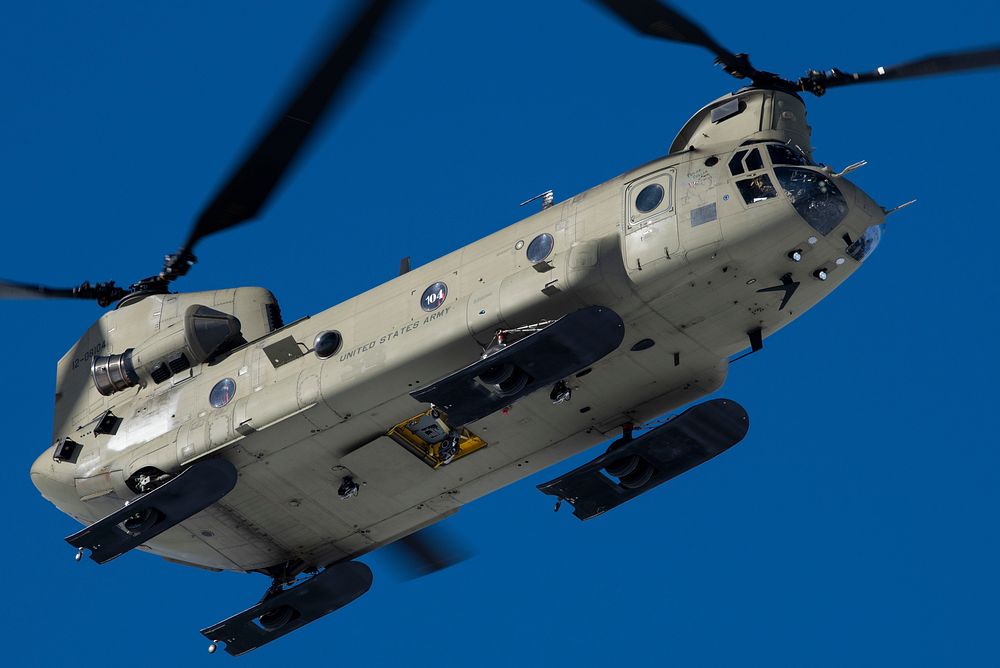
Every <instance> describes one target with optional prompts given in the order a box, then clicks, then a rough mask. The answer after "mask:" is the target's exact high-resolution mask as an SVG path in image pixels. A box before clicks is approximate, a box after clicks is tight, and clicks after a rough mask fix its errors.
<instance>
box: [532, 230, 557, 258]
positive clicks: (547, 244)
mask: <svg viewBox="0 0 1000 668" xmlns="http://www.w3.org/2000/svg"><path fill="white" fill-rule="evenodd" d="M555 243H556V242H555V239H553V238H552V235H551V234H549V233H548V232H546V233H545V234H539V235H538V236H537V237H535V238H534V239H532V240H531V243H530V244H528V260H529V261H531V262H541V261H542V260H544V259H545V258H547V257H548V256H549V255H550V254H551V253H552V247H553V246H554V245H555Z"/></svg>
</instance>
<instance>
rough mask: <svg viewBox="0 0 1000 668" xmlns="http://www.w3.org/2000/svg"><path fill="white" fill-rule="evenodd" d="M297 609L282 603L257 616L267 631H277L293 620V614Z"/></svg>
mask: <svg viewBox="0 0 1000 668" xmlns="http://www.w3.org/2000/svg"><path fill="white" fill-rule="evenodd" d="M294 614H295V611H294V610H292V608H291V607H290V606H287V605H281V606H278V607H277V608H275V609H274V610H268V611H267V612H265V613H264V614H263V615H261V616H260V617H258V618H257V621H258V622H260V625H261V626H263V627H264V630H265V631H277V630H278V629H280V628H281V627H282V626H284V625H285V624H287V623H288V622H290V621H292V616H293V615H294Z"/></svg>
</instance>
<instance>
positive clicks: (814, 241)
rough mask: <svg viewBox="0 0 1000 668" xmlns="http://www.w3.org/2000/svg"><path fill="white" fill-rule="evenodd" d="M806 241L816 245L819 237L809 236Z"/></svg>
mask: <svg viewBox="0 0 1000 668" xmlns="http://www.w3.org/2000/svg"><path fill="white" fill-rule="evenodd" d="M806 241H808V242H809V245H810V246H815V245H816V242H817V241H819V239H817V238H816V237H809V238H808V239H807V240H806Z"/></svg>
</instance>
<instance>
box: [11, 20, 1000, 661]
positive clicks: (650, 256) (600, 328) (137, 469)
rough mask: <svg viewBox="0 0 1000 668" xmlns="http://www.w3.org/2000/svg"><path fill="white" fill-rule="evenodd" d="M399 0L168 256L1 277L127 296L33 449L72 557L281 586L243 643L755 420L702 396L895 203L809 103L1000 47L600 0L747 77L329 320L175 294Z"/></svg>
mask: <svg viewBox="0 0 1000 668" xmlns="http://www.w3.org/2000/svg"><path fill="white" fill-rule="evenodd" d="M400 4H402V3H400V2H395V1H391V0H373V1H370V2H367V3H365V4H364V6H363V8H362V10H361V11H360V12H359V13H358V14H357V16H356V17H354V19H353V20H352V21H351V22H350V24H349V25H348V26H347V28H346V29H345V30H344V31H343V35H342V36H341V37H339V38H338V39H335V40H333V41H332V42H331V44H330V47H329V50H328V51H327V53H326V54H325V57H324V58H322V59H321V60H320V61H319V63H318V65H317V67H316V69H315V70H314V71H313V72H312V73H311V76H310V77H308V80H307V83H306V84H305V85H304V87H303V88H302V89H301V90H299V91H298V92H297V94H296V95H295V96H293V99H292V100H291V101H290V102H289V103H288V104H287V105H286V106H285V107H284V110H283V112H282V113H281V114H280V116H279V118H278V120H277V121H276V122H275V123H274V124H273V125H272V126H271V127H270V128H269V129H268V131H267V132H265V133H264V135H263V137H261V138H260V140H259V141H258V142H257V143H256V144H255V145H253V147H252V148H251V150H250V152H249V154H248V156H247V158H246V160H245V161H244V162H243V163H242V164H241V165H239V167H238V168H237V169H236V170H235V172H234V173H233V174H232V176H231V177H230V179H229V180H228V181H227V182H226V183H225V184H224V186H223V187H222V188H221V189H220V190H219V192H218V193H217V195H216V196H215V197H214V198H213V199H212V200H211V201H210V202H209V204H208V205H207V206H206V207H205V208H204V209H203V211H202V212H201V214H200V215H199V216H198V218H197V220H196V222H195V224H194V226H193V227H192V229H191V231H190V232H189V234H188V236H187V238H186V240H185V242H184V244H183V245H182V246H181V248H180V249H179V250H178V251H177V252H175V253H172V254H171V255H168V256H167V257H166V259H165V262H164V265H163V267H162V269H161V270H160V272H159V273H157V274H155V275H152V276H149V277H147V278H143V279H140V280H138V281H136V282H134V283H132V284H131V285H130V286H129V287H127V288H126V287H122V286H118V285H116V284H115V283H114V282H110V281H109V282H101V283H94V284H91V283H82V284H81V285H79V286H77V287H75V288H67V289H57V288H49V287H45V286H40V285H29V284H24V283H15V282H9V281H8V282H4V283H2V284H0V296H2V297H4V298H75V299H87V300H93V301H96V302H97V303H98V304H99V305H101V306H102V307H113V308H110V310H108V311H107V312H105V313H104V315H102V316H101V317H100V318H99V319H98V321H97V322H96V323H94V324H93V325H92V326H91V327H90V329H88V330H87V331H86V332H85V333H84V334H83V336H82V337H81V338H80V339H79V341H78V343H77V344H76V345H74V346H73V347H72V348H71V349H70V350H69V351H67V353H66V354H65V355H64V356H63V357H62V359H61V360H60V361H59V364H58V366H57V380H56V402H55V409H54V429H53V435H52V444H51V446H50V447H49V448H48V449H46V450H45V451H44V452H43V453H42V454H41V455H40V456H39V457H38V459H37V460H36V461H35V463H34V465H33V466H32V467H31V478H32V481H33V482H34V484H35V485H36V487H38V489H39V491H40V492H41V493H42V495H43V496H44V497H45V498H46V499H48V500H49V501H50V502H52V503H53V504H54V505H56V506H57V507H58V508H59V509H60V510H62V511H63V512H64V513H66V514H68V515H70V516H72V517H74V518H75V519H77V520H78V521H79V522H81V523H82V524H83V525H84V528H83V529H81V530H80V531H78V532H76V533H74V534H73V535H71V536H69V537H67V539H66V540H67V541H68V542H69V543H70V544H71V545H72V546H73V547H75V548H77V550H78V553H77V556H78V558H80V557H82V556H89V558H90V559H92V560H93V561H95V562H97V563H101V564H103V563H106V562H108V561H111V560H113V559H114V558H115V557H117V556H120V555H122V554H124V553H126V552H128V551H130V550H132V549H142V550H145V551H147V552H150V553H152V554H156V555H159V556H162V557H164V558H165V559H168V560H169V561H172V562H175V563H181V564H187V565H192V566H198V567H203V568H209V569H216V570H229V571H239V572H256V573H261V574H264V575H266V576H268V577H269V578H270V579H271V585H270V587H268V588H267V590H266V592H265V593H264V596H263V598H262V599H261V600H260V602H258V603H257V604H255V605H253V606H251V607H250V608H248V609H246V610H244V611H242V612H239V613H236V614H234V615H233V616H231V617H229V618H227V619H225V620H223V621H221V622H219V623H217V624H213V625H211V626H208V627H206V628H204V629H202V634H203V635H204V636H205V637H206V638H207V639H208V640H209V641H210V643H211V644H210V650H211V651H215V648H216V647H217V646H218V644H219V643H224V649H225V650H226V651H227V652H228V653H230V654H233V655H239V654H243V653H245V652H247V651H250V650H252V649H255V648H257V647H260V646H262V645H264V644H266V643H269V642H271V641H272V640H275V639H277V638H280V637H282V636H284V635H286V634H288V633H290V632H292V631H294V630H296V629H298V628H300V627H302V626H304V625H305V624H308V623H309V622H312V621H314V620H316V619H318V618H319V617H322V616H324V615H326V614H328V613H330V612H332V611H334V610H336V609H339V608H340V607H343V606H344V605H347V604H348V603H350V602H351V601H353V600H355V599H356V598H358V597H359V596H361V595H362V594H364V593H365V592H366V591H367V590H368V589H369V587H370V586H371V583H372V572H371V570H370V569H369V568H368V566H366V565H365V564H363V563H362V562H360V561H356V558H357V557H360V556H362V555H364V554H366V553H368V552H371V551H373V550H376V549H379V548H381V547H383V546H386V545H390V544H394V543H399V544H401V545H404V546H406V547H407V549H409V551H410V552H411V554H412V555H414V558H415V559H420V560H423V561H424V562H425V563H426V570H433V569H435V568H441V567H444V566H447V565H448V560H447V559H446V558H444V557H442V556H441V555H439V554H437V553H436V550H435V549H434V545H432V544H430V543H429V542H428V541H427V540H426V539H425V538H424V537H423V536H424V534H422V533H421V532H422V530H423V529H425V528H427V527H429V526H431V525H433V524H435V523H436V522H438V521H440V520H442V519H444V518H445V517H448V516H449V515H451V514H453V513H455V512H456V511H457V510H458V509H459V508H460V507H461V506H462V505H464V504H466V503H469V502H470V501H473V500H475V499H476V498H479V497H481V496H484V495H486V494H489V493H491V492H493V491H495V490H497V489H499V488H501V487H503V486H506V485H508V484H510V483H512V482H515V481H517V480H520V479H522V478H524V477H526V476H528V475H530V474H532V473H535V472H537V471H539V470H541V469H543V468H546V467H549V466H552V465H555V464H558V463H559V462H561V461H563V460H565V459H567V458H568V457H570V456H572V455H575V454H578V453H580V452H583V451H584V450H586V449H588V448H591V447H593V446H595V445H598V444H600V443H602V442H606V441H608V440H611V441H612V442H611V444H610V445H609V446H608V447H607V450H606V451H605V452H603V453H602V454H600V455H599V456H597V457H596V458H594V459H593V460H592V461H590V462H588V463H586V464H584V465H582V466H579V467H577V468H575V469H573V470H570V471H568V472H563V473H561V474H560V475H558V476H556V477H554V478H553V479H552V480H550V481H549V482H546V483H544V484H542V485H539V489H540V491H541V492H542V493H544V494H547V495H550V496H552V497H553V501H554V502H556V503H564V504H567V505H568V506H571V507H572V510H573V514H574V515H576V516H577V517H578V518H580V519H581V520H586V519H589V518H592V517H595V516H597V515H600V514H603V513H605V512H608V511H610V510H612V509H614V508H615V507H617V506H619V505H621V504H623V503H625V502H627V501H629V500H631V499H633V498H635V497H636V496H638V495H640V494H644V493H646V492H648V491H650V490H651V489H653V488H655V487H656V486H658V485H660V484H662V483H664V482H666V481H668V480H670V479H671V478H673V477H675V476H677V475H679V474H681V473H683V472H685V471H687V470H690V469H691V468H693V467H695V466H697V465H699V464H701V463H703V462H705V461H707V460H708V459H710V458H712V457H714V456H716V455H718V454H720V453H722V452H723V451H725V450H726V449H728V448H730V447H732V446H733V445H735V444H736V443H738V442H739V441H740V440H741V439H742V438H743V437H744V435H745V434H746V433H747V430H748V428H749V419H748V416H747V414H746V412H745V411H744V410H743V408H742V407H741V406H740V405H739V404H738V403H736V402H735V401H732V400H728V399H714V400H710V401H705V402H702V403H698V404H694V402H696V401H697V400H698V399H700V398H702V397H704V396H705V395H707V394H710V393H712V392H714V391H715V390H717V389H718V388H719V387H721V385H722V384H723V382H724V381H725V378H726V374H727V370H728V363H729V360H730V358H732V357H733V356H734V355H736V354H738V353H740V352H741V351H743V350H745V349H746V348H748V347H749V348H750V350H751V351H757V350H759V349H761V348H762V347H763V344H764V341H765V339H766V338H767V337H768V336H770V335H771V334H773V333H774V332H776V331H778V330H779V329H780V328H782V327H784V326H785V325H786V324H788V323H790V322H792V321H793V320H794V319H796V318H797V317H798V316H799V315H801V314H802V313H804V312H805V311H806V310H808V309H809V308H811V307H812V306H814V305H815V304H817V303H818V302H819V301H820V300H822V299H823V298H824V297H826V296H827V295H828V294H830V293H831V292H832V291H833V289H834V288H836V287H837V286H838V285H840V284H841V283H842V282H843V281H845V280H846V279H847V278H848V277H849V276H850V275H851V274H852V273H853V272H854V271H856V270H857V269H858V268H859V267H860V266H861V264H862V263H863V262H864V261H865V259H866V258H867V257H868V256H869V255H870V254H871V253H872V251H873V250H874V249H875V248H876V246H877V245H878V242H879V239H880V236H881V229H882V225H883V223H884V220H885V216H886V215H887V214H888V213H891V210H889V211H887V210H886V209H884V208H883V207H882V206H880V205H879V204H877V203H876V202H875V201H874V200H872V199H871V198H870V197H869V196H868V195H866V194H865V193H864V192H862V191H861V190H860V189H858V188H857V187H856V186H854V185H853V184H852V183H851V182H850V181H849V180H848V179H847V178H846V175H847V174H848V173H849V171H850V168H848V169H845V170H842V171H840V172H834V171H833V170H831V169H829V168H827V167H824V166H822V165H820V164H818V163H817V162H816V161H815V159H814V157H813V149H812V145H811V142H810V134H811V130H810V127H809V126H808V124H807V122H806V110H805V103H804V98H805V97H807V94H811V95H817V96H819V95H823V94H824V93H826V92H827V91H829V90H830V89H833V88H837V87H843V86H847V85H852V84H858V83H871V82H877V81H880V80H891V79H899V78H906V77H914V76H924V75H929V74H941V73H947V72H953V71H962V70H969V69H976V68H983V67H994V66H997V65H1000V49H995V48H993V49H984V50H980V51H974V52H963V53H957V54H948V55H942V56H934V57H929V58H925V59H922V60H917V61H913V62H910V63H905V64H902V65H898V66H893V67H880V68H878V69H877V70H874V71H872V72H868V73H862V74H851V73H845V72H841V71H839V70H829V71H823V72H821V71H809V72H808V73H807V74H806V75H805V76H803V77H801V78H799V79H796V80H789V79H785V78H782V77H781V76H779V75H777V74H773V73H770V72H767V71H764V70H758V69H756V68H755V67H754V66H753V65H752V64H751V61H750V59H749V57H748V56H746V55H744V54H734V53H732V52H730V51H728V50H727V49H725V48H724V47H722V46H721V45H719V44H718V43H716V42H715V41H714V40H713V39H712V38H711V37H709V36H708V35H707V34H706V33H705V32H704V31H703V30H702V29H701V28H700V27H698V26H696V25H695V24H693V23H692V22H690V21H689V20H688V19H687V18H685V17H684V16H683V15H681V14H680V13H678V12H677V11H676V10H674V9H672V8H671V7H669V6H668V5H666V4H664V3H661V2H657V1H655V0H636V1H628V0H600V4H601V5H603V6H604V7H605V8H606V9H608V10H609V12H610V14H611V15H614V16H617V17H618V18H619V19H621V20H623V21H624V22H625V23H627V24H628V25H630V26H632V27H633V28H635V29H636V30H637V31H638V32H640V33H643V34H645V35H648V36H653V37H658V38H662V39H665V40H669V41H677V42H684V43H688V44H692V45H695V46H700V47H703V48H706V49H708V50H709V51H711V52H712V53H713V54H714V56H715V58H716V61H717V63H718V64H719V65H720V66H721V67H722V68H723V69H724V70H725V71H726V72H728V73H729V74H731V75H733V76H734V77H736V78H737V79H738V80H740V85H741V86H742V87H741V88H740V89H739V90H738V91H736V92H735V93H732V94H728V95H725V96H723V97H721V98H719V99H717V100H715V101H713V102H710V103H709V104H707V105H705V106H704V107H703V108H701V109H700V110H698V111H697V112H696V113H695V114H694V116H692V117H691V119H690V120H689V121H688V122H687V123H686V124H685V125H684V127H682V128H681V130H680V131H679V132H678V134H677V136H676V138H675V139H674V141H673V143H672V144H671V146H670V148H669V153H668V154H667V155H666V156H665V157H663V158H660V159H657V160H654V161H652V162H650V163H647V164H645V165H642V166H639V167H636V168H635V169H633V170H631V171H629V172H627V173H625V174H622V175H620V176H618V177H616V178H614V179H612V180H610V181H607V182H605V183H603V184H600V185H598V186H595V187H594V188H591V189H590V190H587V191H586V192H584V193H581V194H579V195H577V196H575V197H573V198H570V199H568V200H565V201H562V202H555V201H554V200H553V199H552V198H551V197H550V196H543V197H542V198H541V206H542V210H541V211H540V212H539V213H536V214H535V215H532V216H530V217H528V218H526V219H524V220H523V221H521V222H518V223H516V224H514V225H512V226H510V227H508V228H505V229H503V230H500V231H498V232H496V233H494V234H492V235H490V236H488V237H486V238H484V239H482V240H480V241H477V242H475V243H473V244H470V245H468V246H466V247H464V248H462V249H459V250H457V251H455V252H453V253H451V254H449V255H446V256H444V257H442V258H440V259H438V260H435V261H434V262H431V263H428V264H426V265H423V266H420V267H416V268H412V269H410V267H409V266H407V265H405V264H404V265H403V266H401V268H400V275H399V276H398V277H397V278H395V279H393V280H392V281H389V282H388V283H385V284H384V285H381V286H379V287H376V288H374V289H372V290H370V291H368V292H366V293H364V294H361V295H359V296H357V297H355V298H353V299H350V300H348V301H346V302H343V303H341V304H338V305H335V306H333V307H331V308H329V309H327V310H325V311H322V312H320V313H318V314H315V315H312V316H309V317H306V318H302V319H299V320H296V321H294V322H291V323H285V322H283V320H282V316H281V311H280V308H279V307H278V303H277V301H276V300H275V298H274V296H273V295H272V294H271V293H270V292H268V291H267V290H265V289H262V288H247V287H241V288H228V289H221V290H214V291H205V292H190V293H184V292H171V288H172V287H173V286H172V284H173V282H174V281H176V280H178V279H179V278H181V277H183V276H184V275H186V274H187V272H188V271H189V270H190V269H191V268H192V267H193V265H194V264H195V262H196V258H195V255H194V250H195V248H196V246H197V244H198V243H199V242H200V241H201V240H202V239H204V238H205V237H207V236H210V235H213V234H216V233H219V232H222V231H225V230H227V229H229V228H232V227H235V226H237V225H240V224H243V223H245V222H247V221H248V220H251V219H253V218H254V217H256V215H257V214H258V213H259V211H260V210H261V209H262V207H263V206H264V205H265V204H266V202H267V200H268V197H269V196H270V194H271V193H272V191H273V190H274V189H275V188H276V187H277V186H278V184H279V183H280V182H281V179H282V177H283V176H284V174H285V172H286V170H287V169H288V168H289V166H290V165H291V164H292V163H293V161H294V160H295V158H296V156H297V154H298V153H299V151H300V150H301V148H302V147H303V146H304V145H305V144H306V142H307V141H309V140H310V138H311V131H312V129H313V128H314V127H315V125H316V123H317V122H318V121H319V120H320V119H321V117H322V116H323V114H324V110H325V109H326V108H327V106H328V105H329V104H330V103H331V101H333V100H335V99H336V98H337V96H338V94H340V93H342V92H343V90H344V83H345V81H346V80H347V78H348V76H349V75H350V74H351V73H352V71H353V70H355V69H356V67H357V64H358V62H359V61H360V60H361V59H362V58H363V57H364V55H365V53H366V51H367V49H368V47H369V43H370V39H371V37H372V34H373V33H374V32H375V31H376V30H377V29H378V27H379V26H380V25H382V24H383V23H384V22H385V21H387V20H389V19H390V18H391V15H392V14H393V13H394V12H395V11H397V10H398V7H399V5H400ZM852 167H856V165H855V166H852ZM692 404H693V405H692ZM688 405H692V406H691V407H690V408H687V409H686V410H685V411H683V412H682V413H680V414H679V415H677V416H676V417H674V418H672V419H670V420H669V421H667V422H665V423H663V424H662V425H659V426H656V427H655V428H653V429H650V430H648V431H645V432H644V433H642V434H641V435H633V431H634V430H635V429H638V428H640V427H641V426H643V425H644V424H646V423H649V422H651V421H653V420H655V419H656V418H658V417H659V416H662V415H664V414H665V413H668V412H670V411H674V410H676V409H679V408H682V407H684V406H688ZM512 416H516V417H517V418H518V419H512ZM289 499H293V500H294V501H295V503H294V504H292V503H290V502H289Z"/></svg>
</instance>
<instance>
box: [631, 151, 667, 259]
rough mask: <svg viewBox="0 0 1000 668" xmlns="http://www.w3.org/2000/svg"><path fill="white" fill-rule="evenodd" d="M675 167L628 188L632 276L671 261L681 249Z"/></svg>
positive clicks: (647, 177) (641, 180) (644, 178)
mask: <svg viewBox="0 0 1000 668" xmlns="http://www.w3.org/2000/svg"><path fill="white" fill-rule="evenodd" d="M676 172H677V170H676V169H674V168H673V167H670V168H667V169H662V170H660V171H658V172H654V173H652V174H648V175H646V176H644V177H642V178H640V179H637V180H635V181H633V182H632V183H630V184H629V185H628V186H627V187H626V188H625V260H626V266H627V267H628V271H629V273H630V274H631V273H633V272H636V271H642V270H645V269H646V268H648V267H649V266H650V265H653V264H655V263H657V262H660V261H663V260H669V259H671V258H672V257H674V256H675V255H676V254H677V252H678V251H679V250H680V242H679V238H678V235H677V212H676V209H675V205H674V180H675V177H676Z"/></svg>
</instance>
